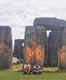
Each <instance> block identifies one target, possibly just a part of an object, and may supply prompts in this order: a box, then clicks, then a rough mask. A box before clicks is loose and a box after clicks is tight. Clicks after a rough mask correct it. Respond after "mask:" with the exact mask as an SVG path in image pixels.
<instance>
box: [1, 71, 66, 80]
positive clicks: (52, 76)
mask: <svg viewBox="0 0 66 80" xmlns="http://www.w3.org/2000/svg"><path fill="white" fill-rule="evenodd" d="M0 80H66V72H53V73H52V72H45V73H42V74H40V75H39V74H37V75H33V74H30V75H24V74H23V72H9V71H7V70H4V71H0Z"/></svg>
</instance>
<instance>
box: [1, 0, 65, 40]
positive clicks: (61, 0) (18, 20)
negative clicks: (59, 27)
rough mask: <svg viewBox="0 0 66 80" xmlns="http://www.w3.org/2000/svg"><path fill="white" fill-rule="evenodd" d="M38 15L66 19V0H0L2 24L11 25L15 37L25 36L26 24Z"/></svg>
mask: <svg viewBox="0 0 66 80" xmlns="http://www.w3.org/2000/svg"><path fill="white" fill-rule="evenodd" d="M36 17H57V18H60V19H65V20H66V0H0V25H9V26H11V28H12V32H13V33H12V34H13V39H15V38H24V31H25V27H24V26H27V25H32V24H33V21H34V19H35V18H36Z"/></svg>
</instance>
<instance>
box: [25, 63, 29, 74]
mask: <svg viewBox="0 0 66 80" xmlns="http://www.w3.org/2000/svg"><path fill="white" fill-rule="evenodd" d="M24 71H25V72H26V73H30V64H25V65H24Z"/></svg>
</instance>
